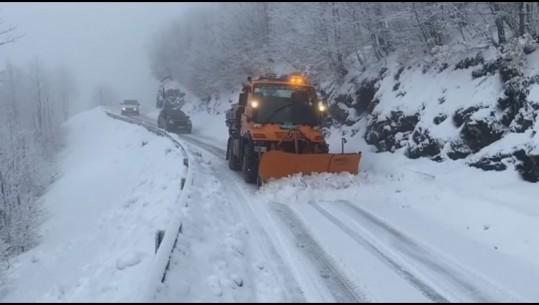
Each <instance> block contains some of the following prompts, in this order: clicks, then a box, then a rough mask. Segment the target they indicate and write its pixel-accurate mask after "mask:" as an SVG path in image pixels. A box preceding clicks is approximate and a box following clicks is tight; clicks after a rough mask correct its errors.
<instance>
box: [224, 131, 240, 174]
mask: <svg viewBox="0 0 539 305" xmlns="http://www.w3.org/2000/svg"><path fill="white" fill-rule="evenodd" d="M233 141H234V139H232V138H228V144H227V148H226V149H227V155H228V168H230V169H231V170H233V171H235V172H237V171H239V170H240V169H241V164H240V162H239V160H238V156H235V155H234V152H233V149H232V142H233Z"/></svg>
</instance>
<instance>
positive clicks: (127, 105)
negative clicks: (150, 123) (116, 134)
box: [121, 100, 140, 115]
mask: <svg viewBox="0 0 539 305" xmlns="http://www.w3.org/2000/svg"><path fill="white" fill-rule="evenodd" d="M121 105H122V115H125V114H136V115H139V114H140V110H139V108H140V104H139V102H138V101H137V100H124V101H123V102H122V103H121Z"/></svg>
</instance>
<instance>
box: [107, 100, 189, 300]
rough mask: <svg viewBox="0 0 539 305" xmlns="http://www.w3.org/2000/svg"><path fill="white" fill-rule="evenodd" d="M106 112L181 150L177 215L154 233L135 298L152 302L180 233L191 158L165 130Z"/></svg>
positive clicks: (163, 279)
mask: <svg viewBox="0 0 539 305" xmlns="http://www.w3.org/2000/svg"><path fill="white" fill-rule="evenodd" d="M106 114H107V115H108V116H110V117H112V118H114V119H117V120H121V121H124V122H127V123H131V124H136V125H139V126H142V127H144V128H146V129H147V130H148V131H150V132H152V133H154V134H156V135H158V136H163V137H166V138H168V139H169V140H170V141H172V142H173V143H174V144H175V145H176V147H177V148H180V149H181V150H182V151H183V155H184V158H183V165H184V167H185V173H186V175H185V177H184V178H182V180H181V182H180V188H181V190H182V192H181V194H180V198H179V199H178V205H177V208H176V211H175V213H173V216H174V215H177V216H178V217H176V218H173V219H172V221H171V222H170V224H169V226H168V228H167V229H166V230H165V231H164V232H163V231H162V230H160V231H158V232H157V233H156V241H157V245H156V248H157V249H156V253H155V256H154V259H153V262H152V264H153V268H152V269H151V273H150V274H149V276H148V280H147V281H146V284H145V285H144V287H143V288H142V289H141V291H140V294H139V296H138V298H137V300H140V302H144V303H146V302H153V301H154V299H155V293H156V292H157V286H158V285H159V283H162V282H164V281H165V278H166V274H167V271H168V270H169V266H170V259H171V257H172V251H173V250H174V248H175V246H176V243H177V241H178V237H179V235H180V233H181V229H182V222H181V218H180V217H179V215H180V208H181V207H182V206H186V204H187V199H188V198H189V187H190V186H191V185H192V181H193V171H192V170H191V168H190V167H189V159H192V158H190V154H189V151H188V150H187V149H186V148H185V147H184V145H183V144H182V143H181V142H180V141H178V140H177V139H175V138H174V137H172V136H171V135H170V134H168V133H167V132H166V131H165V130H163V129H160V128H158V127H156V126H154V125H152V124H149V123H146V122H143V121H140V120H137V119H134V118H129V117H125V116H121V115H117V114H114V113H111V112H108V111H106Z"/></svg>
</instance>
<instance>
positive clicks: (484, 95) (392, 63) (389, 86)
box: [330, 39, 539, 182]
mask: <svg viewBox="0 0 539 305" xmlns="http://www.w3.org/2000/svg"><path fill="white" fill-rule="evenodd" d="M537 46H538V44H537V42H536V41H534V40H531V39H521V40H519V41H517V42H515V43H514V44H510V45H508V47H507V49H506V50H505V51H504V52H498V51H497V50H496V49H494V48H493V47H491V48H486V49H483V50H481V51H479V52H477V53H476V54H473V53H468V55H467V56H468V57H465V56H463V55H461V56H455V53H451V52H450V51H448V50H443V49H442V50H440V51H439V52H440V54H435V56H434V55H433V56H432V57H429V58H428V59H431V61H430V64H425V63H424V62H423V63H419V64H416V65H410V64H408V65H407V64H399V63H398V61H397V59H395V58H392V59H391V60H389V62H388V64H387V65H386V66H383V67H381V68H379V69H377V71H378V72H377V73H375V71H374V70H373V69H371V70H368V71H366V72H365V73H362V74H360V75H356V76H353V77H350V79H349V81H348V83H347V84H346V85H344V86H342V87H340V88H337V89H335V90H333V91H332V92H330V99H331V100H333V101H334V107H332V110H333V111H332V114H333V118H334V122H336V123H337V124H338V126H342V127H340V128H339V129H340V130H336V131H337V132H339V131H340V132H341V133H344V134H345V135H347V136H352V135H354V133H358V136H361V137H363V138H364V139H365V141H366V142H367V143H368V144H370V145H374V146H375V147H376V150H377V151H380V152H382V151H390V152H397V153H403V154H405V155H406V156H408V157H409V158H412V159H415V158H419V157H429V158H431V159H433V160H436V161H444V160H448V159H453V160H458V159H464V160H463V162H465V163H466V164H468V165H470V166H473V167H478V168H481V169H485V170H505V169H507V168H510V169H514V168H515V166H514V165H516V169H517V170H519V171H520V172H521V174H522V177H523V178H524V179H526V180H528V181H532V182H535V181H537V180H538V179H539V167H538V166H537V165H536V164H537V160H539V159H538V158H539V157H538V154H537V146H538V144H539V136H536V132H537V129H538V128H539V125H538V123H537V119H536V118H537V112H538V110H539V95H538V94H539V70H538V68H537V67H539V51H537V50H536V49H537ZM356 137H357V136H356Z"/></svg>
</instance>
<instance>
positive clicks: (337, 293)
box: [274, 203, 371, 303]
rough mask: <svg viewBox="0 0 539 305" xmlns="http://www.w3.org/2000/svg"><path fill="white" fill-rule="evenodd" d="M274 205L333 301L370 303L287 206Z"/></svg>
mask: <svg viewBox="0 0 539 305" xmlns="http://www.w3.org/2000/svg"><path fill="white" fill-rule="evenodd" d="M274 204H275V205H278V206H279V207H280V208H282V210H279V209H275V212H276V213H277V214H278V215H279V218H280V220H281V221H282V222H283V224H284V225H285V226H287V227H288V228H289V229H290V232H291V233H292V234H293V235H294V237H295V238H296V241H297V243H298V245H299V247H300V248H302V249H304V250H305V251H304V252H305V255H306V256H307V257H308V258H309V259H310V260H311V262H312V263H313V264H314V265H315V266H316V268H317V269H318V270H319V273H320V276H321V278H322V279H323V281H324V282H325V283H326V285H327V286H328V287H329V288H330V291H331V293H332V294H333V296H334V297H335V301H337V302H339V303H340V302H344V303H351V302H362V303H365V302H370V301H371V300H370V299H369V298H368V297H367V295H366V294H365V293H364V292H362V291H361V290H360V289H359V288H358V287H357V286H356V285H355V284H354V282H353V281H352V280H350V279H349V278H348V277H347V276H346V275H345V274H344V273H343V272H342V271H340V269H339V268H338V267H336V266H337V264H336V263H335V262H334V261H333V259H332V258H331V257H330V256H329V255H328V254H327V253H326V252H325V251H324V250H323V249H322V248H321V247H320V246H319V245H318V243H317V242H316V241H315V240H314V239H313V238H312V236H311V235H310V234H309V233H308V231H307V229H306V228H305V226H304V225H303V224H302V222H301V220H299V219H298V218H297V217H296V214H295V213H294V211H292V210H291V209H290V208H289V207H288V206H287V205H284V204H280V203H274Z"/></svg>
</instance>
